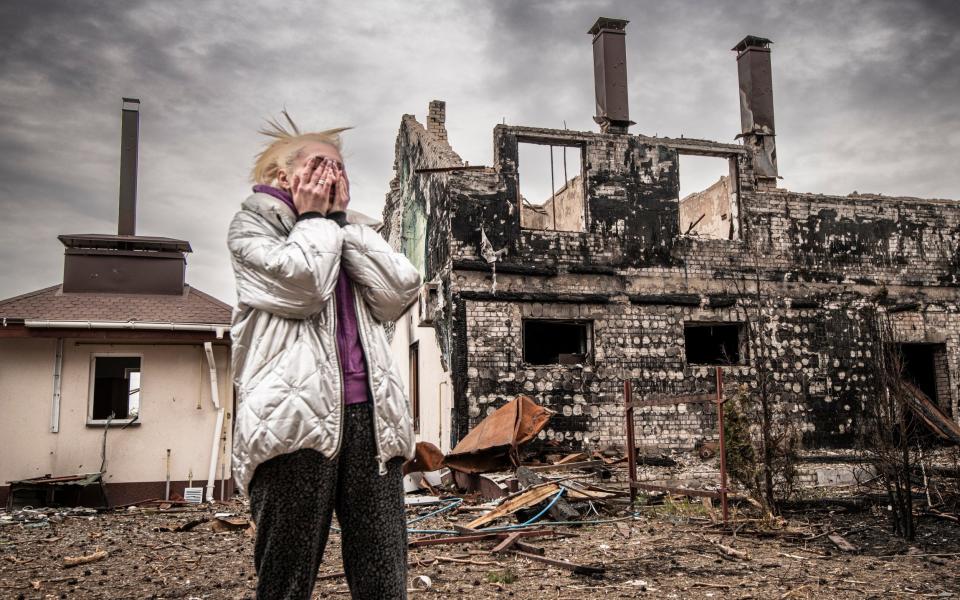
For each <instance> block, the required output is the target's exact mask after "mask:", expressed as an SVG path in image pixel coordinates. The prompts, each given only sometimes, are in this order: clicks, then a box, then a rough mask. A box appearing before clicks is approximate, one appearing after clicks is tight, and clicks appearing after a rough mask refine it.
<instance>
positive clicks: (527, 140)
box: [513, 135, 590, 234]
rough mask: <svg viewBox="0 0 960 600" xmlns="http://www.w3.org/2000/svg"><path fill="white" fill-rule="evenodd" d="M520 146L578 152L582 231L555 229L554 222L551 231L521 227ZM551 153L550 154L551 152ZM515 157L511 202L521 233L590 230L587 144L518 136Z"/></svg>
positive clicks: (579, 141) (553, 138) (568, 232)
mask: <svg viewBox="0 0 960 600" xmlns="http://www.w3.org/2000/svg"><path fill="white" fill-rule="evenodd" d="M521 144H530V145H535V146H550V147H554V146H556V147H566V148H576V149H578V150H580V174H579V175H580V185H581V186H582V187H583V212H582V214H581V217H582V220H581V223H582V224H583V228H582V229H557V224H556V222H554V223H553V228H552V229H541V228H539V227H524V225H523V194H522V193H521V189H520V188H521V183H520V178H521V174H520V171H521V169H522V165H521V164H520V145H521ZM551 153H552V150H551ZM515 157H516V159H515V160H516V164H515V171H514V175H515V177H516V197H515V198H514V199H513V201H514V203H515V205H516V207H517V219H518V222H519V224H520V230H521V231H544V232H551V233H567V234H583V233H586V232H587V231H588V230H589V228H590V223H589V221H590V209H589V206H590V202H589V196H588V194H587V192H588V190H587V165H586V161H587V142H585V141H583V140H569V139H565V138H560V137H549V136H545V137H537V136H528V135H518V136H517V138H516V154H515ZM574 178H576V175H575V176H574ZM555 194H556V190H554V195H555ZM547 202H549V199H547V200H544V201H543V203H541V204H533V203H532V202H531V204H532V205H533V206H543V205H544V204H546V203H547Z"/></svg>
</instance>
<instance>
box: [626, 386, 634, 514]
mask: <svg viewBox="0 0 960 600" xmlns="http://www.w3.org/2000/svg"><path fill="white" fill-rule="evenodd" d="M623 406H624V410H623V414H624V417H625V418H626V420H627V471H629V473H630V504H631V505H632V504H633V503H635V502H636V501H637V486H636V485H635V484H636V483H637V440H636V438H635V437H634V431H633V388H632V385H631V383H630V380H629V379H627V380H625V381H624V382H623Z"/></svg>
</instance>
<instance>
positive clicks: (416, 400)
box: [410, 341, 420, 433]
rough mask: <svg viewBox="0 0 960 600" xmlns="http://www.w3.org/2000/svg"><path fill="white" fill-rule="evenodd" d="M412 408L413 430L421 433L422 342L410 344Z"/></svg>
mask: <svg viewBox="0 0 960 600" xmlns="http://www.w3.org/2000/svg"><path fill="white" fill-rule="evenodd" d="M410 410H411V412H412V413H413V430H414V432H416V433H420V342H419V341H417V342H414V343H412V344H410Z"/></svg>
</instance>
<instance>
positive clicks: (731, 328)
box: [683, 323, 746, 365]
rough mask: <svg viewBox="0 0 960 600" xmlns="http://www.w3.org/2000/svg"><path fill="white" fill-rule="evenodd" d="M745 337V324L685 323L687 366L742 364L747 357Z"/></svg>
mask: <svg viewBox="0 0 960 600" xmlns="http://www.w3.org/2000/svg"><path fill="white" fill-rule="evenodd" d="M744 337H745V336H744V335H743V323H684V325H683V341H684V345H685V347H686V350H687V364H690V365H736V364H740V363H742V362H743V358H744V356H745V355H746V349H745V348H744V341H743V340H744Z"/></svg>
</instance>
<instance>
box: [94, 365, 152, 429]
mask: <svg viewBox="0 0 960 600" xmlns="http://www.w3.org/2000/svg"><path fill="white" fill-rule="evenodd" d="M98 358H138V359H140V369H139V373H140V391H139V399H138V403H139V407H138V410H137V416H136V417H129V418H126V419H112V420H110V426H111V427H113V426H116V425H120V426H129V425H139V424H140V422H141V421H142V420H143V353H142V352H94V353H91V354H90V371H89V382H88V385H87V421H86V425H87V426H88V427H91V426H92V427H104V426H106V424H107V419H94V418H93V404H94V389H95V387H96V383H97V359H98ZM129 370H130V369H125V370H124V373H126V372H127V371H129ZM128 387H129V386H128ZM129 410H130V398H129V395H128V397H127V411H128V414H129Z"/></svg>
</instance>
